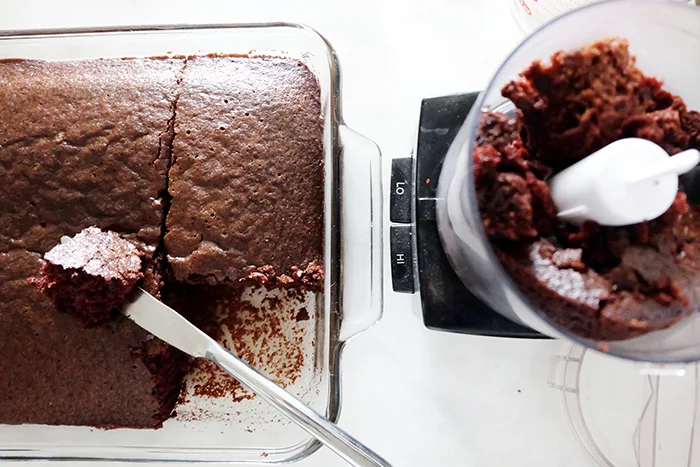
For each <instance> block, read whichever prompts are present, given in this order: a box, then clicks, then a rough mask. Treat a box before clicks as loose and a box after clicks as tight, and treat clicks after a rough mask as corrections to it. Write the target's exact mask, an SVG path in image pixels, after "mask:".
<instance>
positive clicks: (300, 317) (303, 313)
mask: <svg viewBox="0 0 700 467" xmlns="http://www.w3.org/2000/svg"><path fill="white" fill-rule="evenodd" d="M296 320H297V321H308V320H309V310H307V309H306V307H302V308H301V309H300V310H299V313H297V316H296Z"/></svg>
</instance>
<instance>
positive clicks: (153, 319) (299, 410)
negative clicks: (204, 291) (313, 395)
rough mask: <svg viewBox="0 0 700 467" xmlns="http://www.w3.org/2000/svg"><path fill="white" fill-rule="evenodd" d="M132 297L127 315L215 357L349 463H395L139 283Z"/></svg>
mask: <svg viewBox="0 0 700 467" xmlns="http://www.w3.org/2000/svg"><path fill="white" fill-rule="evenodd" d="M130 298H131V299H130V301H129V302H128V303H127V304H126V305H125V306H124V308H123V309H122V313H123V314H124V315H125V316H126V317H128V318H129V319H131V320H132V321H134V322H135V323H136V324H138V325H139V326H141V327H142V328H143V329H145V330H146V331H148V332H150V333H151V334H153V335H154V336H156V337H158V338H160V339H161V340H162V341H165V342H167V343H168V344H170V345H172V346H173V347H176V348H178V349H180V350H181V351H183V352H185V353H186V354H189V355H191V356H193V357H197V358H206V359H207V360H211V361H212V362H214V363H216V364H217V365H219V366H220V367H221V368H222V369H224V370H225V371H226V372H227V373H229V374H230V375H231V376H233V377H235V378H236V379H237V380H238V381H239V382H240V383H241V384H242V385H243V386H245V387H246V388H248V389H249V390H251V391H253V392H254V393H256V394H257V395H258V396H260V397H261V398H262V399H263V400H265V401H267V402H268V403H270V404H271V405H272V406H274V407H275V408H276V409H277V410H279V411H280V412H281V413H283V414H284V415H285V416H287V417H288V418H289V419H290V420H292V421H293V422H295V423H296V424H297V425H299V426H300V427H301V428H303V429H304V430H306V431H307V432H308V433H309V434H311V436H313V437H314V438H316V439H317V440H319V441H320V442H321V443H323V444H324V445H326V446H327V447H328V448H330V449H331V450H332V451H334V452H335V453H336V454H338V455H339V456H340V457H342V458H343V459H345V461H347V462H348V463H349V464H351V465H356V466H361V467H373V466H379V467H391V464H389V463H388V462H387V461H386V460H384V459H382V458H381V457H380V456H379V455H378V454H376V453H374V452H372V451H371V450H370V449H369V448H367V447H366V446H364V445H363V444H361V443H360V442H359V441H357V440H356V439H355V438H353V437H352V436H350V435H349V434H348V433H346V432H345V431H343V430H341V429H340V428H339V427H338V426H337V425H335V424H334V423H333V422H331V421H330V420H328V419H327V418H325V417H323V416H321V415H319V414H317V413H316V412H315V411H314V410H313V409H311V408H310V407H308V406H307V405H306V404H304V403H303V402H302V401H301V400H300V399H298V398H297V397H295V396H293V395H292V394H290V393H288V392H287V391H285V390H284V389H282V388H281V387H279V386H278V385H277V384H275V383H273V382H272V381H270V380H269V379H268V378H267V377H266V376H264V375H263V374H262V373H260V372H258V371H257V370H255V369H254V368H253V367H251V366H250V365H248V364H247V363H245V362H244V361H243V360H241V359H240V358H239V357H238V356H237V355H236V354H234V353H232V352H229V351H228V350H226V349H225V348H224V347H222V346H221V345H220V344H219V343H218V342H216V341H215V340H214V339H212V338H211V337H209V336H208V335H206V334H205V333H204V332H202V331H200V330H199V329H198V328H197V327H196V326H194V325H193V324H192V323H190V322H189V321H187V320H186V319H185V318H183V317H182V316H181V315H180V314H179V313H178V312H176V311H175V310H173V309H172V308H170V307H168V306H167V305H165V304H164V303H162V302H160V301H159V300H157V299H156V298H154V297H153V296H151V295H150V294H149V293H147V292H146V291H144V290H143V289H141V288H138V287H137V288H136V289H135V290H134V292H133V293H132V295H131V297H130Z"/></svg>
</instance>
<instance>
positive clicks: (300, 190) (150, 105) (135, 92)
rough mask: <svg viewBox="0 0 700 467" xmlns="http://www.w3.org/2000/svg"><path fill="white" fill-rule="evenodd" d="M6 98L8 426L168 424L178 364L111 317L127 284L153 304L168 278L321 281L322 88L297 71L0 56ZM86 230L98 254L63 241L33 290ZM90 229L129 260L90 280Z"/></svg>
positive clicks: (1, 347)
mask: <svg viewBox="0 0 700 467" xmlns="http://www.w3.org/2000/svg"><path fill="white" fill-rule="evenodd" d="M0 102H2V108H1V109H0V121H2V125H0V212H1V213H2V215H0V296H2V297H3V300H2V303H0V394H2V395H3V397H2V403H0V424H25V423H34V424H52V425H87V426H95V427H104V428H117V427H132V428H154V427H158V426H160V425H161V424H162V422H163V421H164V420H165V419H167V418H168V417H169V416H170V414H171V413H172V410H173V407H174V405H175V403H176V401H177V397H178V394H179V389H180V385H181V380H182V375H183V370H184V369H186V368H187V364H186V363H185V361H184V359H183V356H182V354H180V353H179V352H178V351H176V350H175V349H173V348H171V347H169V346H168V345H167V344H165V343H163V342H161V341H160V340H158V339H156V338H154V337H153V336H151V335H149V334H148V333H147V332H145V331H143V330H142V329H140V328H139V327H138V326H137V325H135V324H134V323H132V322H131V321H129V320H127V319H125V318H124V317H122V316H121V315H119V314H118V313H114V312H113V310H114V309H115V307H117V304H118V302H119V301H120V300H121V299H122V298H123V296H124V294H126V293H127V290H128V289H129V287H132V286H133V281H134V280H136V279H137V278H138V280H140V282H139V284H140V285H141V286H142V287H143V288H144V289H145V290H147V291H148V292H150V293H151V294H153V295H155V296H157V297H160V295H161V291H166V290H167V288H164V285H167V284H170V285H171V286H172V287H175V288H177V287H178V284H181V283H179V282H177V281H190V282H214V281H220V282H223V283H227V284H234V285H235V284H239V285H240V284H241V283H242V282H241V281H243V283H245V282H246V281H255V282H256V283H262V284H268V285H270V286H277V285H284V286H290V287H291V286H302V287H317V286H319V284H322V283H323V269H322V267H321V265H322V260H323V256H322V251H323V250H322V245H323V185H324V183H323V172H324V171H323V165H322V164H323V151H322V134H323V127H322V121H321V110H320V92H319V88H318V83H317V82H316V80H315V78H314V76H313V75H312V74H311V72H309V70H308V69H307V68H306V67H305V66H303V65H302V64H301V63H300V62H298V61H295V60H292V59H275V58H249V57H189V58H187V59H185V58H152V59H105V60H85V61H79V62H42V61H33V60H5V61H0ZM176 133H177V137H176ZM175 137H176V140H175V142H174V141H173V138H175ZM173 148H174V149H175V154H174V157H173V158H172V160H171V153H172V150H173ZM171 165H172V167H171ZM171 194H172V206H171V196H170V195H171ZM171 207H172V209H171ZM169 211H170V212H169ZM166 219H167V225H166ZM89 227H95V230H92V229H89V230H88V231H87V232H86V233H85V237H80V236H79V239H80V238H83V239H84V240H85V244H82V247H84V248H87V249H90V251H89V252H86V251H84V250H81V252H83V253H86V254H85V255H83V257H81V258H77V257H75V256H74V255H72V254H69V255H66V254H65V253H66V252H65V251H64V248H62V247H57V249H56V250H55V251H53V252H51V253H49V254H48V255H47V256H46V259H47V260H48V263H47V266H45V268H44V273H45V277H44V280H43V281H42V279H41V277H40V271H41V268H42V257H43V256H44V255H45V254H47V252H49V250H50V249H52V248H53V247H54V246H55V245H57V244H58V243H59V240H60V239H61V237H63V236H69V237H70V236H73V235H75V234H76V233H78V232H80V231H82V230H83V229H86V228H89ZM98 229H99V230H102V231H103V232H106V231H111V232H114V233H115V234H116V235H118V236H119V237H121V238H123V239H125V240H128V242H129V244H130V245H132V246H133V250H132V249H131V248H128V247H125V246H124V245H122V246H123V247H125V248H126V250H120V251H119V252H117V254H115V255H112V256H111V257H110V254H107V255H105V256H103V257H101V258H99V259H100V260H106V262H104V263H102V267H100V268H96V269H95V270H90V267H89V266H90V265H91V264H92V261H88V259H89V258H92V259H95V256H96V255H98V254H100V255H104V254H105V251H108V250H109V248H108V247H107V246H108V245H105V244H104V243H102V244H100V245H99V247H96V245H95V237H100V238H101V235H102V234H97V230H98ZM166 233H167V235H166ZM107 235H108V237H109V239H106V240H105V239H103V240H105V241H106V242H107V243H110V244H111V243H113V242H116V239H115V238H113V237H111V236H110V234H107ZM88 237H92V238H88ZM193 240H196V241H194V242H193ZM97 241H98V243H99V242H100V241H101V240H100V239H99V238H98V240H97ZM74 246H75V245H74ZM135 251H137V252H138V256H140V257H141V259H142V263H143V264H142V268H141V269H140V270H139V271H138V272H137V271H136V269H135V257H134V255H135V254H136V253H135ZM71 253H75V252H71ZM124 258H127V261H126V263H125V264H119V262H120V261H121V260H122V259H124ZM169 259H170V260H171V264H169V262H168V260H169ZM132 261H134V263H133V264H132V263H131V262H132ZM74 273H77V274H78V277H74ZM86 273H87V274H86ZM66 279H71V280H72V281H67V280H66ZM58 282H60V283H61V284H63V285H62V286H61V287H58V288H53V287H51V284H54V283H55V284H58ZM37 283H39V284H43V286H44V288H45V289H47V290H48V291H50V292H51V293H52V294H53V297H54V299H56V302H57V304H58V305H59V307H60V308H71V309H72V312H69V313H64V312H62V311H59V310H58V309H57V307H56V306H55V304H54V303H53V301H52V300H51V299H50V298H49V297H48V296H47V295H45V294H43V293H41V292H40V290H39V289H38V288H37V287H36V286H35V285H36V284H37ZM106 283H109V284H111V285H110V287H112V286H115V285H116V287H114V288H113V290H110V293H108V294H105V295H104V296H101V297H99V300H94V301H90V300H86V299H85V297H84V294H83V293H82V292H85V291H87V290H88V289H90V288H92V286H93V285H99V286H100V287H102V286H104V285H105V284H106ZM172 287H171V288H172ZM200 287H206V285H205V286H200ZM51 289H53V290H51ZM163 293H165V292H163ZM69 297H70V299H69ZM163 298H164V299H165V297H163ZM103 318H104V319H103ZM86 320H87V321H88V323H89V324H97V323H99V324H103V325H101V326H91V327H86V326H85V324H86V323H85V321H86ZM202 326H204V327H206V323H202Z"/></svg>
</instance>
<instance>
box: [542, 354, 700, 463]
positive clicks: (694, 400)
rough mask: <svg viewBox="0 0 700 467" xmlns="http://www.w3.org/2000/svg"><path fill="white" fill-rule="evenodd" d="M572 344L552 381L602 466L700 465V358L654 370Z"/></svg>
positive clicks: (555, 365) (586, 445) (580, 435)
mask: <svg viewBox="0 0 700 467" xmlns="http://www.w3.org/2000/svg"><path fill="white" fill-rule="evenodd" d="M567 347H568V350H566V349H565V350H564V352H563V353H562V354H560V355H557V356H556V357H555V358H554V361H553V362H552V366H551V369H550V375H549V381H548V384H549V386H550V387H551V388H552V389H554V390H557V391H560V392H561V395H562V400H563V403H564V408H565V410H566V413H567V415H568V416H569V419H570V421H571V426H572V428H573V430H574V433H575V435H576V436H577V438H578V439H579V441H580V442H581V443H582V445H583V447H584V448H585V449H586V451H588V453H589V454H590V455H591V457H592V458H593V459H594V460H595V462H596V463H597V464H598V465H600V466H603V467H666V466H689V467H690V466H699V465H700V452H698V451H697V449H698V448H699V447H700V446H696V444H697V442H698V440H697V438H698V437H700V432H698V430H696V427H697V419H698V415H699V413H698V412H699V409H700V406H699V399H700V390H699V384H700V369H699V364H698V363H694V364H690V365H687V366H683V367H673V368H670V369H668V368H664V367H652V368H649V367H645V366H642V365H641V364H639V363H634V362H626V361H624V360H620V359H616V358H612V357H609V356H605V355H603V354H600V353H597V352H586V349H585V348H583V347H581V346H578V345H573V346H567ZM669 370H671V371H669Z"/></svg>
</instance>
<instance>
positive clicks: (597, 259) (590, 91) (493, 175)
mask: <svg viewBox="0 0 700 467" xmlns="http://www.w3.org/2000/svg"><path fill="white" fill-rule="evenodd" d="M502 93H503V96H504V97H507V98H509V99H510V100H511V101H512V102H513V103H514V104H515V107H516V112H515V115H514V116H513V117H509V116H506V115H503V114H499V113H494V112H486V113H485V114H484V115H483V116H482V119H481V122H480V127H479V131H478V135H477V137H476V143H475V147H474V149H473V167H474V177H475V189H476V197H477V201H478V203H479V208H480V213H481V218H482V221H483V226H484V229H485V230H486V233H487V235H488V236H489V238H490V239H491V242H492V245H493V247H494V249H495V251H496V254H497V256H498V258H499V259H500V261H501V263H502V265H503V266H504V268H505V269H506V271H507V272H508V273H509V274H510V275H511V276H512V277H513V278H514V279H515V280H516V282H517V283H518V285H519V286H520V289H521V290H522V292H523V293H524V294H525V295H526V296H527V297H528V298H529V299H530V300H531V301H532V302H533V303H534V304H535V305H536V306H537V307H538V308H540V309H541V310H543V311H544V312H545V313H547V315H549V316H550V317H551V318H552V319H554V321H556V322H557V323H558V324H559V325H560V326H563V327H565V328H567V329H569V330H570V331H572V332H574V333H576V334H579V335H581V336H584V337H589V338H593V339H597V340H605V341H611V340H620V339H629V338H632V337H635V336H638V335H641V334H645V333H647V332H650V331H653V330H657V329H664V328H667V327H669V326H671V325H673V324H674V323H676V322H678V321H679V320H680V319H682V318H683V317H685V316H687V315H688V314H690V313H692V312H696V311H698V310H700V274H698V272H697V271H698V270H699V269H700V246H698V245H700V222H698V219H699V218H700V208H699V207H698V206H695V205H689V203H688V200H687V197H686V195H685V194H684V193H682V192H680V193H679V194H678V196H677V197H676V199H675V201H674V203H673V205H672V206H671V207H670V208H669V210H668V211H667V212H666V213H665V214H664V215H662V216H661V217H659V218H658V219H655V220H653V221H650V222H645V223H642V224H637V225H633V226H626V227H604V226H599V225H597V224H595V223H592V222H587V223H584V224H583V225H581V226H574V225H569V224H565V223H562V222H559V220H558V219H557V210H556V206H555V205H554V203H553V200H552V198H551V193H550V192H549V188H548V186H547V183H546V179H547V177H548V176H549V175H550V174H552V173H555V172H556V171H558V170H561V169H563V168H566V167H568V166H570V165H572V164H574V163H576V162H578V161H579V160H580V159H581V158H583V157H585V156H587V155H589V154H592V153H594V152H595V151H597V150H598V149H600V148H602V147H604V146H605V145H607V144H609V143H611V142H613V141H616V140H618V139H620V138H624V137H639V138H645V139H648V140H650V141H653V142H655V143H657V144H659V145H660V146H661V147H663V148H664V149H665V150H666V151H667V152H668V153H669V154H675V153H677V152H679V151H682V150H685V149H688V148H697V147H699V145H698V142H699V141H700V117H699V116H698V113H697V112H695V111H689V110H688V109H687V107H686V105H685V103H684V102H683V100H682V99H681V98H680V97H678V96H674V95H672V94H670V93H668V92H667V91H665V90H664V89H663V88H662V83H661V81H659V80H657V79H655V78H651V77H647V76H645V75H644V74H643V73H642V72H641V71H640V70H639V69H638V68H637V67H636V65H635V58H634V57H633V56H632V55H630V52H629V47H628V43H627V41H625V40H622V39H612V40H606V41H599V42H595V43H593V44H590V45H587V46H584V47H582V48H581V49H579V50H575V51H572V52H557V53H556V54H554V55H553V56H552V57H551V61H550V63H548V64H545V63H543V62H540V61H537V62H534V63H533V64H532V65H531V66H530V67H529V68H528V69H526V70H525V71H523V72H522V73H521V75H520V78H519V79H518V80H516V81H513V82H511V83H509V84H507V85H506V86H505V87H504V88H503V90H502Z"/></svg>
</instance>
